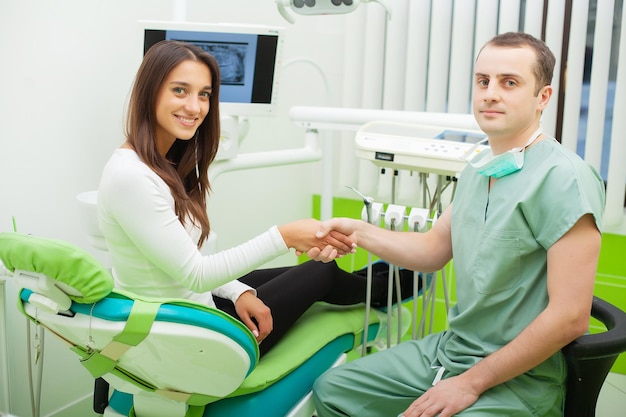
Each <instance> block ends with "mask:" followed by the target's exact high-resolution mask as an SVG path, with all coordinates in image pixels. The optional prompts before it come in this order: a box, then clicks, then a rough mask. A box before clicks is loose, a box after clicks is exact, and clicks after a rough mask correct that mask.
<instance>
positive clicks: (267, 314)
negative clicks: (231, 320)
mask: <svg viewBox="0 0 626 417" xmlns="http://www.w3.org/2000/svg"><path fill="white" fill-rule="evenodd" d="M235 311H236V312H237V315H239V318H240V319H241V321H242V322H243V323H244V324H245V325H246V326H247V327H248V329H250V331H251V332H252V334H254V336H255V337H256V340H257V342H258V343H261V342H262V341H263V339H265V338H266V337H267V335H268V334H270V333H271V331H272V329H273V328H274V321H273V319H272V312H271V311H270V308H269V307H268V306H266V305H265V303H263V301H261V299H259V298H258V297H257V296H256V295H254V293H253V292H252V291H246V292H244V293H243V294H241V295H240V296H239V298H238V299H237V301H236V302H235Z"/></svg>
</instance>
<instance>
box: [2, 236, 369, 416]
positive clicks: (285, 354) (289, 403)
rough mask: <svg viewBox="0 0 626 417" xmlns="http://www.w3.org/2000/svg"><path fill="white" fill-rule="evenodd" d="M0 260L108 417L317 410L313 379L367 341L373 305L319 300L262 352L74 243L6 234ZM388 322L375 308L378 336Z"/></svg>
mask: <svg viewBox="0 0 626 417" xmlns="http://www.w3.org/2000/svg"><path fill="white" fill-rule="evenodd" d="M0 260H1V261H2V263H3V264H4V267H5V268H6V270H7V271H8V272H9V274H10V275H12V276H13V278H14V279H16V280H18V281H19V285H20V286H21V287H23V289H22V290H21V291H20V293H19V300H18V308H19V309H20V310H21V312H22V313H23V314H25V315H26V317H28V318H29V319H30V320H32V321H33V322H35V323H37V324H40V325H42V326H43V327H44V328H45V329H47V330H48V331H49V332H51V333H53V334H55V335H56V336H58V337H59V338H60V339H61V340H63V341H65V342H66V343H67V344H68V345H69V347H70V349H71V350H72V351H73V352H75V353H76V354H77V355H78V357H79V361H80V363H81V364H82V365H83V366H84V367H85V368H86V369H87V370H88V371H89V372H90V373H91V375H92V376H93V377H94V378H95V380H96V384H95V385H96V393H95V395H94V410H95V411H96V412H97V413H99V414H104V415H105V416H136V417H161V416H163V417H164V416H167V417H176V416H180V417H182V416H186V417H200V416H206V417H227V416H228V417H232V416H252V415H257V416H265V417H284V416H292V417H304V416H309V417H310V416H311V415H313V414H314V407H313V405H312V401H310V390H311V387H312V385H313V382H314V381H315V379H316V378H317V377H318V376H319V375H320V374H321V373H323V372H324V371H325V370H327V369H329V368H330V367H332V366H336V365H337V364H340V363H342V362H343V361H345V359H346V352H349V351H350V350H352V349H354V348H355V347H357V346H358V345H360V344H361V343H362V340H361V339H362V335H363V328H364V311H365V309H364V307H363V306H357V307H341V308H339V307H335V306H330V305H326V304H323V303H318V304H316V305H314V306H313V307H311V309H309V310H308V311H307V312H306V313H305V314H304V315H303V316H302V317H301V319H300V320H299V321H298V322H297V323H296V325H295V326H294V328H293V329H292V330H291V331H290V332H289V333H288V334H287V335H286V336H285V337H284V339H283V340H282V341H281V342H280V343H279V344H278V345H277V346H275V347H274V348H273V349H272V350H271V351H270V352H268V353H267V354H266V355H265V356H264V357H263V359H262V360H259V351H258V346H257V343H256V340H255V338H254V336H253V335H252V333H251V332H250V330H249V329H248V328H247V327H245V326H244V325H243V324H242V323H241V322H239V321H238V320H236V319H234V318H232V317H230V316H229V315H227V314H225V313H223V312H221V311H220V310H218V309H215V308H210V307H207V306H204V305H201V304H197V303H193V302H190V301H188V300H164V299H151V298H145V297H138V296H136V295H133V294H130V293H127V292H123V291H118V290H116V289H114V288H113V279H112V277H111V275H110V273H109V272H108V270H107V269H106V268H104V267H103V266H102V265H101V263H100V262H99V261H98V260H96V259H95V258H93V257H92V256H91V255H89V254H88V253H86V252H84V251H82V250H81V249H79V248H77V247H75V246H73V245H71V244H69V243H67V242H63V241H59V240H52V239H45V238H40V237H34V236H30V235H23V234H20V233H0ZM378 326H379V323H378V318H377V316H376V315H372V317H371V320H370V327H369V334H370V335H376V333H377V330H378ZM109 384H110V386H111V388H113V390H110V389H109ZM110 391H113V393H112V395H111V396H109V394H110Z"/></svg>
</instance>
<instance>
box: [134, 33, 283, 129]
mask: <svg viewBox="0 0 626 417" xmlns="http://www.w3.org/2000/svg"><path fill="white" fill-rule="evenodd" d="M140 25H141V30H142V39H143V53H144V54H145V53H146V52H147V51H148V49H149V48H150V47H151V46H152V45H154V44H156V43H157V42H159V41H162V40H179V41H184V42H189V43H192V44H195V45H197V46H199V47H200V48H202V49H204V50H205V51H207V52H209V53H210V54H211V55H213V56H214V57H215V58H216V60H217V62H218V64H219V66H220V72H221V77H222V82H221V86H220V113H222V114H224V115H231V116H244V117H245V116H267V115H272V114H274V113H275V111H276V98H277V95H278V78H279V69H280V64H281V55H282V29H281V28H277V27H269V26H259V25H243V24H225V23H215V24H208V23H191V22H158V21H142V22H140Z"/></svg>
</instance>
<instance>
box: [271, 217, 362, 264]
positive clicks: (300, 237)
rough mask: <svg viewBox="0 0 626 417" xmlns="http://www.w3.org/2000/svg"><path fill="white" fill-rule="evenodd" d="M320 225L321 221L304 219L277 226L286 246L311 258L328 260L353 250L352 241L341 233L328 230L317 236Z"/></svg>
mask: <svg viewBox="0 0 626 417" xmlns="http://www.w3.org/2000/svg"><path fill="white" fill-rule="evenodd" d="M321 226H322V222H320V221H318V220H314V219H305V220H298V221H295V222H292V223H288V224H285V225H282V226H279V227H278V230H279V231H280V233H281V235H282V236H283V239H284V240H285V244H286V245H287V246H288V247H290V248H295V249H296V253H297V254H302V253H307V255H309V257H311V258H312V259H316V258H318V257H324V258H325V259H328V260H326V262H328V261H329V260H332V259H334V258H337V257H341V256H343V255H345V254H347V253H353V252H354V251H355V249H354V242H353V241H352V240H351V239H350V238H349V237H348V236H346V235H344V234H342V233H338V232H328V233H325V234H324V235H319V236H318V235H317V232H318V231H319V230H320V229H321ZM311 254H313V255H314V256H311ZM320 260H322V259H320Z"/></svg>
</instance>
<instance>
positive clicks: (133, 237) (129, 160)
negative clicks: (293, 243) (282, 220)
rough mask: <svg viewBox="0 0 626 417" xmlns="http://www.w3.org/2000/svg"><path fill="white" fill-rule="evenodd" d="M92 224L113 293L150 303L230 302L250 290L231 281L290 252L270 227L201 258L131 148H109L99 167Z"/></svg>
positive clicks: (166, 195)
mask: <svg viewBox="0 0 626 417" xmlns="http://www.w3.org/2000/svg"><path fill="white" fill-rule="evenodd" d="M98 221H99V225H100V228H101V230H102V233H103V235H104V237H105V239H106V242H107V246H108V249H109V252H110V255H111V262H112V267H113V268H112V270H113V276H114V278H115V284H116V287H117V288H121V289H124V290H127V291H131V292H133V293H135V294H140V295H146V296H151V297H163V298H183V299H190V300H194V301H197V302H201V303H204V304H207V305H209V306H214V305H215V304H214V302H213V298H212V296H211V291H212V292H213V294H215V295H216V296H219V297H222V298H226V299H230V300H232V301H233V302H235V301H236V300H237V298H239V296H240V295H241V294H242V293H243V292H245V291H248V290H253V289H252V288H250V287H248V286H247V285H245V284H243V283H241V282H239V281H237V280H236V279H237V278H239V277H241V276H243V275H245V274H246V273H248V272H250V271H252V270H254V269H256V268H258V267H260V266H261V265H263V264H264V263H266V262H268V261H269V260H271V259H273V258H275V257H276V256H279V255H282V254H285V253H287V252H288V251H289V249H288V248H287V246H286V245H285V242H284V240H283V238H282V236H281V234H280V232H279V231H278V228H277V227H276V226H273V227H271V228H270V229H269V230H268V231H266V232H264V233H263V234H261V235H259V236H257V237H255V238H253V239H251V240H249V241H248V242H246V243H243V244H241V245H239V246H236V247H233V248H231V249H228V250H224V251H221V252H218V253H215V254H211V255H203V254H202V253H201V252H200V251H199V250H198V248H197V244H196V243H197V241H198V238H199V236H200V230H199V228H198V227H196V226H195V225H193V224H186V225H185V226H183V225H182V224H181V222H180V221H179V219H178V217H177V216H176V213H175V211H174V198H173V197H172V194H171V192H170V189H169V187H168V186H167V184H166V183H165V182H164V181H163V180H162V179H161V178H160V177H159V176H158V175H157V174H156V173H154V171H152V170H151V169H150V168H149V167H148V166H147V165H145V164H144V163H143V162H142V161H141V160H140V159H139V156H138V155H137V154H136V153H135V152H134V151H133V150H131V149H124V148H120V149H116V150H115V151H114V153H113V155H112V156H111V158H110V159H109V161H108V163H107V164H106V166H105V168H104V171H103V174H102V178H101V181H100V187H99V189H98ZM188 223H189V222H188ZM253 291H254V290H253Z"/></svg>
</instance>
